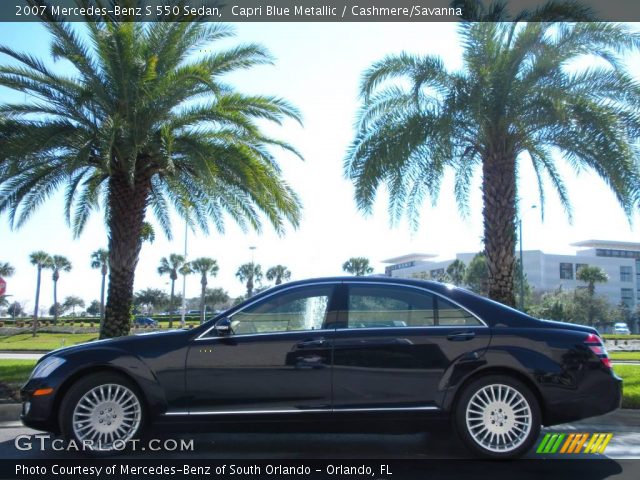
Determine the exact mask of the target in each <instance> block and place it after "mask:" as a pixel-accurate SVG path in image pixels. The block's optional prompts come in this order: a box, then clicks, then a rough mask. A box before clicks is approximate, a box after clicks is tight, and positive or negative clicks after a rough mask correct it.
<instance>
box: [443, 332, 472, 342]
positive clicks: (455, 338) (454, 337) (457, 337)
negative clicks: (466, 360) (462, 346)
mask: <svg viewBox="0 0 640 480" xmlns="http://www.w3.org/2000/svg"><path fill="white" fill-rule="evenodd" d="M475 336H476V334H475V332H460V333H452V334H451V335H447V340H449V341H451V342H466V341H467V340H471V339H473V338H474V337H475Z"/></svg>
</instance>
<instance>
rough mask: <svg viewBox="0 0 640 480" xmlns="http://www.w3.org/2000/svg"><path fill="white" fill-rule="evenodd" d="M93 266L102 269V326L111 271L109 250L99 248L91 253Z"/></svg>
mask: <svg viewBox="0 0 640 480" xmlns="http://www.w3.org/2000/svg"><path fill="white" fill-rule="evenodd" d="M91 268H94V269H97V268H99V269H100V274H101V275H102V283H101V285H100V326H101V327H102V323H103V322H104V287H105V284H106V281H107V273H109V251H108V250H106V249H104V248H99V249H98V250H96V251H95V252H93V253H92V254H91Z"/></svg>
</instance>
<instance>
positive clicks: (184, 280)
mask: <svg viewBox="0 0 640 480" xmlns="http://www.w3.org/2000/svg"><path fill="white" fill-rule="evenodd" d="M188 226H189V223H188V222H187V219H186V218H185V220H184V261H185V263H186V261H187V233H188V232H189V230H188ZM186 290H187V276H186V275H182V315H181V317H180V327H182V328H184V324H185V321H184V317H185V314H186V313H187V298H186V296H185V294H186Z"/></svg>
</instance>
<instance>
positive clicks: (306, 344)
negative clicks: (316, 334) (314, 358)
mask: <svg viewBox="0 0 640 480" xmlns="http://www.w3.org/2000/svg"><path fill="white" fill-rule="evenodd" d="M325 343H327V341H326V340H325V339H324V338H318V339H315V340H304V341H302V342H299V343H297V344H296V347H298V348H318V347H322V346H323V345H324V344H325Z"/></svg>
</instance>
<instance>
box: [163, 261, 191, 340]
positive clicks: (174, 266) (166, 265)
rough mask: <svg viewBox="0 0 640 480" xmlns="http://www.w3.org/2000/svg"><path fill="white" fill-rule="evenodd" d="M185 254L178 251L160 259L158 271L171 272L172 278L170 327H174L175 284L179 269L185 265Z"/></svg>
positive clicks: (170, 277) (170, 276)
mask: <svg viewBox="0 0 640 480" xmlns="http://www.w3.org/2000/svg"><path fill="white" fill-rule="evenodd" d="M184 262H185V260H184V256H183V255H179V254H177V253H172V254H171V255H169V258H166V257H162V258H161V259H160V266H159V267H158V273H159V274H160V275H165V274H169V279H170V280H171V295H170V297H169V298H170V300H169V328H173V312H174V311H175V308H176V304H175V286H176V280H177V279H178V269H179V268H180V267H181V266H182V265H184Z"/></svg>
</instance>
